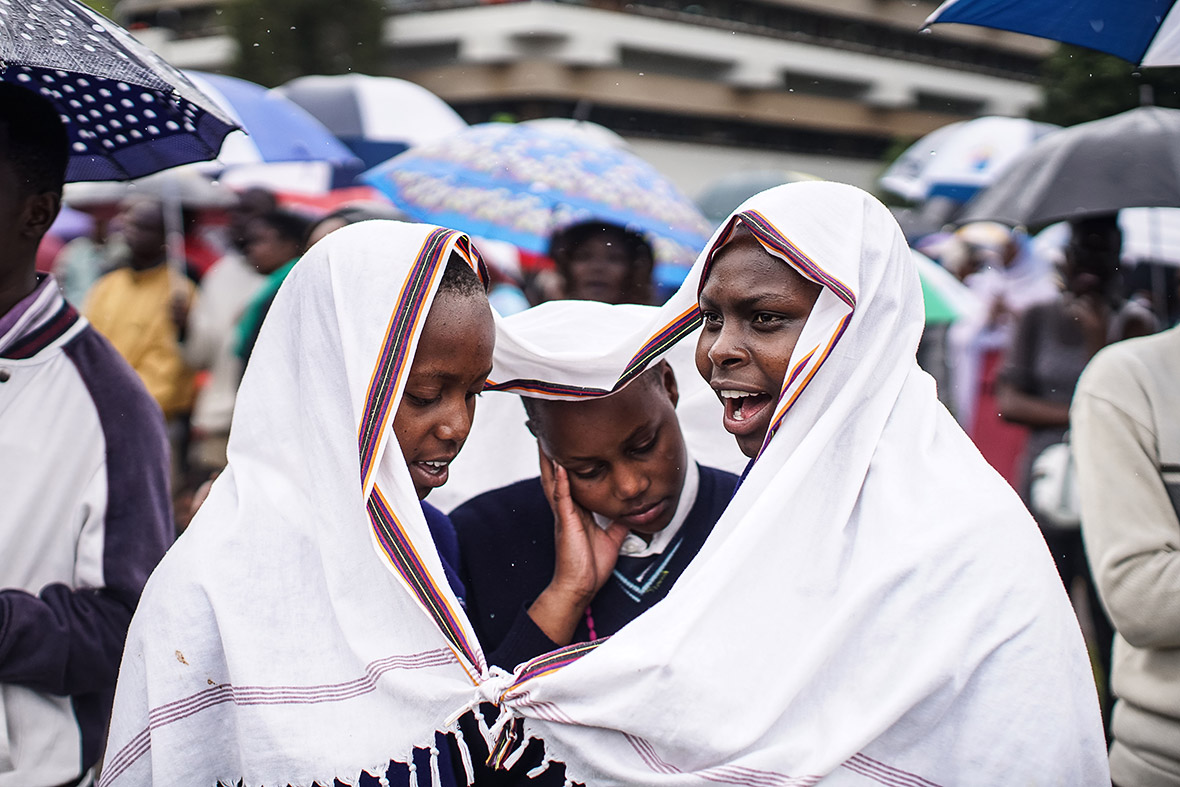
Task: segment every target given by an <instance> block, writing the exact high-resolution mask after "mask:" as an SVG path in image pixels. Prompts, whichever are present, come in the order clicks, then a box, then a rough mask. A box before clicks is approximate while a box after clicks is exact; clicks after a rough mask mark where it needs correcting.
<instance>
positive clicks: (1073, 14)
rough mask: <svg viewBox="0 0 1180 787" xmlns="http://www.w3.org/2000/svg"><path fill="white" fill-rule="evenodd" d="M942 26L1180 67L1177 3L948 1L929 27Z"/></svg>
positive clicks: (1130, 0) (928, 22)
mask: <svg viewBox="0 0 1180 787" xmlns="http://www.w3.org/2000/svg"><path fill="white" fill-rule="evenodd" d="M939 22H959V23H961V24H965V25H979V26H981V27H994V28H997V29H999V30H1012V31H1014V32H1017V33H1025V34H1027V35H1031V36H1038V37H1040V38H1048V39H1051V40H1053V41H1064V42H1065V43H1067V44H1077V45H1078V46H1084V47H1087V48H1089V49H1097V50H1098V51H1100V52H1108V53H1110V54H1112V55H1117V56H1119V57H1121V58H1123V59H1124V60H1130V61H1131V62H1132V63H1139V64H1141V65H1144V66H1175V65H1180V7H1178V4H1177V2H1176V0H1117V2H1116V1H1115V0H1068V1H1067V0H945V2H943V4H942V5H940V6H939V7H938V8H937V9H935V11H934V13H933V14H931V15H930V17H929V18H928V19H927V20H926V25H927V26H929V25H932V24H936V23H939Z"/></svg>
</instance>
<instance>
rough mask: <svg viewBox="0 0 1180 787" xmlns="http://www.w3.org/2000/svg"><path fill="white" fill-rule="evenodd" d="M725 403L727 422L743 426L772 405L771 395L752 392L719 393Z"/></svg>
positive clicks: (725, 391)
mask: <svg viewBox="0 0 1180 787" xmlns="http://www.w3.org/2000/svg"><path fill="white" fill-rule="evenodd" d="M717 393H718V394H719V395H720V396H721V401H722V402H724V403H725V420H726V423H727V425H728V424H729V423H733V424H741V423H743V422H745V421H749V420H751V419H752V418H754V417H756V416H757V415H758V414H759V413H761V412H762V411H763V410H764V409H766V407H767V405H769V404H770V395H769V394H765V393H752V392H750V391H733V390H728V391H727V390H721V391H718V392H717Z"/></svg>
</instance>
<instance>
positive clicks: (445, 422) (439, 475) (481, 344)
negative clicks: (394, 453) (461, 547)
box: [393, 292, 496, 500]
mask: <svg viewBox="0 0 1180 787" xmlns="http://www.w3.org/2000/svg"><path fill="white" fill-rule="evenodd" d="M495 341H496V329H495V324H494V323H493V322H492V311H491V308H490V307H489V306H488V302H487V299H486V298H484V297H482V296H480V297H473V296H467V295H460V294H455V293H451V292H444V293H440V294H439V295H437V296H436V297H435V299H434V303H433V304H431V307H430V313H429V314H428V315H427V316H426V324H425V325H423V326H422V336H421V338H420V339H419V340H418V351H417V353H415V355H414V363H413V365H412V366H411V367H410V374H409V376H408V377H407V378H406V388H405V391H404V393H402V399H401V402H400V403H399V404H398V408H397V414H396V415H394V417H393V432H394V434H395V435H396V436H397V441H398V444H400V445H401V448H402V455H403V456H404V457H405V460H406V466H407V467H408V468H409V470H410V479H411V480H412V481H413V482H414V491H416V492H417V493H418V499H419V500H421V499H423V498H425V497H426V495H428V494H429V493H430V490H431V489H434V488H435V487H438V486H442V485H443V484H445V483H446V482H447V475H448V468H449V465H450V463H451V460H452V459H454V458H455V457H456V456H457V455H458V453H459V449H460V448H462V447H463V443H464V441H466V440H467V434H468V433H469V432H470V431H471V421H472V419H473V418H474V417H475V396H476V394H478V393H479V392H480V391H482V390H483V387H484V383H485V382H486V381H487V379H488V375H489V374H491V371H492V348H493V346H494V345H495Z"/></svg>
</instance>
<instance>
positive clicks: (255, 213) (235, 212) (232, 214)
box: [229, 188, 276, 252]
mask: <svg viewBox="0 0 1180 787" xmlns="http://www.w3.org/2000/svg"><path fill="white" fill-rule="evenodd" d="M275 207H276V202H275V198H274V195H273V194H271V193H270V192H269V191H266V190H265V189H257V188H254V189H247V190H246V191H244V192H242V193H241V194H240V195H238V203H237V205H235V206H234V207H233V208H231V209H230V211H229V230H230V235H231V236H232V239H233V242H234V245H236V246H237V247H238V248H239V249H240V250H241V251H242V252H245V251H246V230H247V227H248V226H249V224H250V222H251V221H252V220H253V219H255V218H257V217H259V216H263V215H266V214H267V213H269V212H271V211H272V210H274V209H275Z"/></svg>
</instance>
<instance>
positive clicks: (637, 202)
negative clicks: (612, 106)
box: [361, 123, 709, 266]
mask: <svg viewBox="0 0 1180 787" xmlns="http://www.w3.org/2000/svg"><path fill="white" fill-rule="evenodd" d="M361 179H362V180H363V181H365V182H366V183H369V184H371V185H373V186H375V187H377V188H378V189H380V190H381V191H382V192H384V193H385V194H386V195H387V196H388V197H389V198H390V199H391V200H392V201H393V203H394V204H395V205H397V206H398V207H399V208H401V209H402V210H404V211H405V212H406V213H407V214H408V215H410V216H412V217H413V218H415V219H418V220H419V221H428V222H432V223H435V224H441V225H442V226H444V227H453V228H455V229H458V230H461V231H463V232H468V233H471V234H473V235H478V236H480V237H484V238H491V239H493V240H504V241H508V242H509V243H512V244H514V245H516V246H518V247H520V248H522V249H525V250H526V251H532V252H537V253H544V252H545V251H546V250H547V249H548V246H549V238H550V236H551V235H552V234H553V232H554V231H555V230H557V229H560V228H562V227H565V226H568V225H570V224H574V223H576V222H579V221H587V220H590V219H597V220H601V221H608V222H612V223H615V224H620V225H622V226H624V227H627V228H628V229H632V230H635V231H638V232H640V233H642V234H645V235H646V236H647V237H648V239H649V240H650V241H651V242H652V248H653V251H654V252H655V257H656V262H657V264H659V263H664V264H672V265H683V266H687V265H690V264H691V263H692V261H693V260H694V259H695V258H696V255H697V253H698V252H699V251H700V250H701V248H702V247H703V246H704V244H705V241H706V240H708V236H709V223H708V222H707V221H705V218H704V216H702V215H701V213H700V211H698V210H697V209H696V206H694V205H693V204H692V202H691V201H690V200H689V199H688V198H687V197H685V196H684V195H683V194H682V193H680V191H679V190H678V189H677V188H676V187H675V186H674V185H673V184H672V182H671V181H669V180H667V179H666V178H665V177H663V176H662V175H660V173H658V172H657V171H656V170H655V168H653V167H652V166H651V165H650V164H648V163H647V162H646V161H644V160H643V159H641V158H639V157H638V156H636V155H634V154H633V153H629V152H627V151H625V150H619V149H616V148H610V147H606V146H604V145H599V144H597V143H593V142H587V141H586V140H584V139H581V138H579V137H577V136H571V135H555V134H551V133H548V132H545V131H541V130H538V129H536V128H531V127H529V126H525V125H519V124H513V123H483V124H480V125H476V126H471V127H470V128H468V129H467V130H465V131H462V132H460V133H458V134H454V135H452V136H450V137H447V138H444V139H440V140H437V141H435V142H432V143H428V144H424V145H420V146H418V147H415V148H413V149H411V150H409V151H407V152H405V153H403V154H401V155H399V156H395V157H394V158H392V159H390V160H389V161H387V162H385V163H384V164H382V165H380V166H378V167H376V168H374V169H371V170H369V171H368V172H366V173H364V174H363V175H362V176H361Z"/></svg>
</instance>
